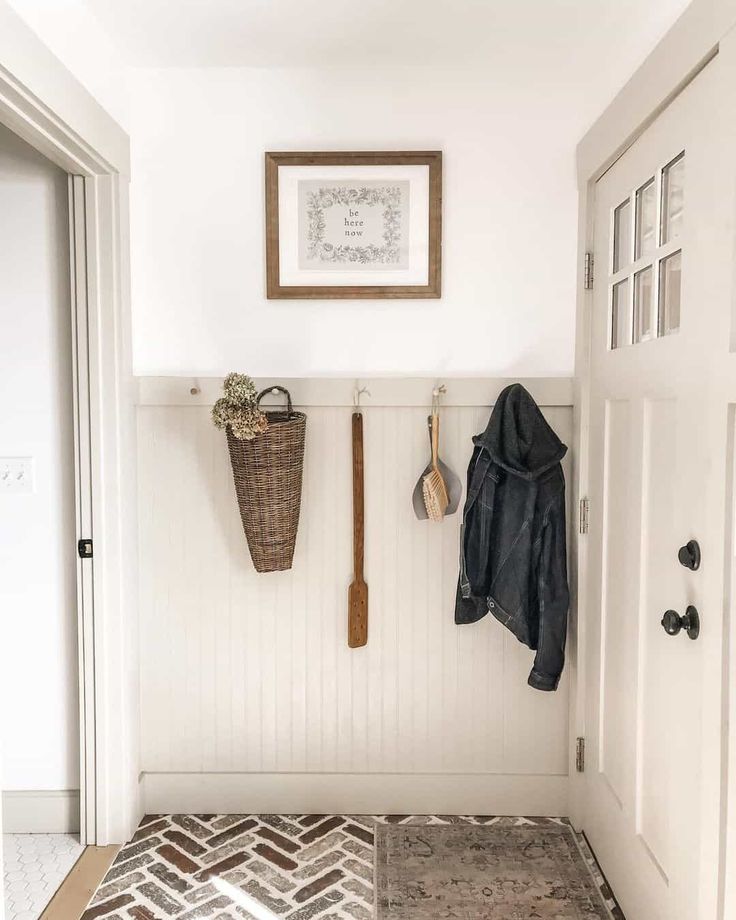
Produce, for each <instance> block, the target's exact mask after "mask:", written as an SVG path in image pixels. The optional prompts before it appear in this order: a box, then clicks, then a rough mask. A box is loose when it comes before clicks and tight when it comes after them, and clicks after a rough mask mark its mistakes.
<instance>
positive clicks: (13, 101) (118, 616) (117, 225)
mask: <svg viewBox="0 0 736 920" xmlns="http://www.w3.org/2000/svg"><path fill="white" fill-rule="evenodd" d="M0 60H2V62H3V65H2V67H0V122H1V123H2V124H4V125H6V126H7V127H8V128H10V129H11V130H12V131H14V132H15V133H16V134H17V135H18V136H19V137H21V138H22V139H23V140H25V141H26V142H27V143H29V144H30V145H31V146H32V147H34V148H36V149H37V150H38V151H39V152H41V153H43V154H44V155H45V156H46V157H48V159H49V160H51V161H52V162H54V163H56V164H57V165H58V166H60V167H61V168H62V169H64V170H66V171H67V172H68V173H69V174H70V176H72V177H74V178H73V179H72V197H73V198H74V200H75V206H76V205H78V206H79V207H78V208H77V210H76V212H75V222H74V226H73V232H74V233H75V234H76V237H75V241H76V245H77V249H76V255H77V257H79V256H80V255H82V254H83V256H84V260H83V261H84V265H83V266H82V265H79V266H78V267H79V268H80V269H81V268H83V269H84V275H85V277H82V274H81V273H80V275H79V277H78V279H77V280H78V281H79V282H80V283H79V285H78V286H77V287H76V288H75V289H74V290H73V295H74V297H75V304H76V306H77V316H76V320H77V321H79V320H80V319H83V316H84V311H82V312H80V309H79V307H80V304H86V319H87V330H86V334H87V342H86V345H84V346H82V347H80V348H78V349H77V350H76V355H75V356H76V358H77V359H79V358H80V356H81V363H82V364H85V363H86V365H87V368H88V376H87V381H88V392H87V393H84V392H82V393H81V397H82V399H80V401H79V403H78V405H77V411H78V412H79V413H80V415H82V414H86V416H87V418H86V423H87V441H88V444H86V445H83V446H84V450H85V451H86V450H87V449H88V452H89V455H90V456H91V465H90V469H89V471H88V474H87V475H86V478H87V480H88V481H89V483H90V484H91V486H90V487H91V495H89V496H87V498H88V504H87V505H86V511H85V513H84V514H83V515H82V516H81V517H78V526H80V528H81V527H82V526H83V525H84V530H86V528H87V526H88V524H89V522H90V516H91V520H92V521H93V522H94V527H95V533H94V538H95V563H94V566H90V565H89V560H87V561H85V562H83V563H81V574H82V577H83V581H84V585H85V589H86V590H87V593H88V594H89V592H90V590H91V591H93V593H94V601H95V604H94V617H93V616H92V612H93V610H92V605H91V604H87V605H86V606H85V607H84V608H80V611H81V614H80V630H81V631H82V633H84V637H85V638H84V642H83V643H82V642H80V647H82V646H83V647H84V648H85V649H86V652H87V654H86V657H85V658H83V659H80V670H81V673H82V674H84V677H85V682H86V683H85V686H84V688H83V694H84V703H83V707H84V708H83V713H82V715H83V719H84V721H83V723H82V731H83V733H84V737H83V746H82V751H81V754H82V761H81V762H82V769H84V770H85V780H86V784H87V786H86V788H85V790H84V799H85V803H84V805H83V815H82V818H83V822H84V824H83V833H86V843H88V844H99V845H104V844H110V843H122V842H124V841H125V840H126V839H128V838H129V837H130V835H131V833H132V832H133V830H134V828H135V827H136V825H137V823H138V821H139V819H140V817H141V804H140V802H141V800H140V791H139V775H138V774H139V763H138V759H139V758H138V750H139V712H138V708H139V693H138V676H137V655H138V647H137V638H138V637H137V553H136V502H135V492H136V485H135V419H134V408H133V380H132V359H131V329H130V292H129V281H128V277H129V265H128V229H129V220H128V179H127V177H128V174H129V167H130V161H129V141H128V137H127V135H126V134H125V132H124V131H123V130H122V129H121V128H120V127H119V126H118V125H117V124H116V123H115V122H114V121H113V120H112V119H111V118H110V117H109V116H108V115H107V114H106V113H105V112H104V110H103V109H102V108H101V107H100V106H99V104H98V103H97V102H96V101H95V100H94V99H93V98H92V97H91V96H90V95H89V93H87V92H86V91H85V90H84V89H83V87H82V86H81V85H80V84H79V83H78V82H77V81H76V80H74V78H73V77H72V76H71V74H70V73H69V72H68V71H67V70H66V69H65V68H64V67H63V65H61V63H60V62H59V61H58V60H57V59H56V58H54V57H53V56H52V55H51V54H50V52H49V51H48V49H47V48H46V47H45V46H44V45H43V43H42V42H41V41H40V40H39V39H38V38H37V36H36V35H35V34H34V33H33V32H32V31H31V30H30V29H29V28H28V27H27V26H26V25H25V23H23V22H22V20H20V18H19V17H18V16H17V14H15V13H14V12H13V10H12V9H11V8H10V7H9V6H8V5H7V4H4V3H1V2H0ZM75 332H77V333H79V332H83V330H81V329H80V328H79V326H78V325H77V326H76V327H75ZM78 344H79V343H78ZM79 369H80V368H79V367H78V368H77V369H76V370H77V371H78V370H79ZM75 379H76V380H77V383H79V379H78V375H76V374H75ZM83 400H86V408H85V407H84V406H83ZM79 421H80V431H81V429H82V428H83V427H84V426H83V425H82V421H81V418H80V420H79ZM78 434H79V431H78V432H77V435H78ZM78 447H79V444H78ZM79 485H80V483H79V480H78V486H79ZM82 491H84V487H83V485H82ZM79 536H85V537H86V536H89V534H87V533H86V532H82V531H81V530H80V532H79ZM85 567H86V568H85ZM91 677H92V678H93V680H91V679H90V678H91Z"/></svg>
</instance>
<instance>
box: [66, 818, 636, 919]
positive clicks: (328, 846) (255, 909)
mask: <svg viewBox="0 0 736 920" xmlns="http://www.w3.org/2000/svg"><path fill="white" fill-rule="evenodd" d="M377 821H395V822H402V823H403V822H412V823H431V824H445V823H451V822H452V823H470V824H490V823H494V824H495V823H499V822H514V823H518V822H528V823H538V822H546V821H554V822H556V823H567V822H566V821H565V819H564V818H494V817H454V816H453V817H448V816H437V815H433V816H423V817H410V816H385V815H384V816H378V817H365V816H361V817H355V816H353V817H350V816H346V815H148V816H147V817H146V818H144V820H143V822H142V823H141V826H140V828H139V829H138V831H137V832H136V834H135V835H134V837H133V839H132V840H131V841H130V843H128V844H126V846H124V847H123V849H122V850H121V851H120V853H119V854H118V856H117V858H116V860H115V862H114V863H113V865H112V867H111V868H110V870H109V872H108V873H107V875H106V876H105V878H104V880H103V882H102V884H101V885H100V887H99V889H98V890H97V892H96V894H95V896H94V897H93V899H92V901H91V902H90V905H89V907H88V908H87V910H86V911H85V913H84V914H83V916H82V920H96V918H104V920H130V918H132V920H168V918H172V917H175V918H177V920H205V918H212V920H230V918H238V920H240V918H243V917H245V918H252V920H372V917H373V828H374V826H375V824H376V822H377ZM584 852H585V853H586V858H587V859H588V860H589V863H590V865H591V868H592V869H593V871H594V875H595V877H596V879H597V881H598V883H599V885H600V886H601V888H602V890H603V893H604V897H605V898H606V900H607V902H608V903H609V906H610V907H611V908H612V910H614V916H616V915H617V914H616V911H617V908H616V907H615V902H614V901H613V898H612V896H611V892H610V891H609V890H608V889H607V886H606V885H605V882H604V880H603V878H602V876H601V874H600V872H599V870H598V869H597V866H596V865H595V861H594V860H593V857H592V855H591V854H590V852H589V851H588V850H587V848H585V847H584ZM619 916H620V914H619Z"/></svg>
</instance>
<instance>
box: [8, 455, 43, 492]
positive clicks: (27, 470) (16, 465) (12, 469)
mask: <svg viewBox="0 0 736 920" xmlns="http://www.w3.org/2000/svg"><path fill="white" fill-rule="evenodd" d="M34 491H35V476H34V469H33V457H0V495H30V493H31V492H34Z"/></svg>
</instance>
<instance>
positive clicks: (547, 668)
mask: <svg viewBox="0 0 736 920" xmlns="http://www.w3.org/2000/svg"><path fill="white" fill-rule="evenodd" d="M473 443H474V444H475V450H474V451H473V457H472V459H471V461H470V466H469V467H468V490H467V498H466V501H465V509H464V511H463V527H462V536H461V550H460V580H459V584H458V590H457V601H456V605H455V622H456V623H475V622H476V621H477V620H479V619H480V618H481V617H484V616H485V615H486V614H487V613H488V611H489V610H490V612H491V613H492V614H493V615H494V616H495V617H496V619H497V620H499V621H500V622H501V623H503V625H504V626H506V627H508V629H510V630H511V632H512V633H513V634H514V635H515V636H516V638H517V639H519V641H520V642H523V643H524V645H527V646H529V648H532V649H536V651H537V654H536V657H535V659H534V667H533V668H532V672H531V674H530V675H529V685H530V686H532V687H534V688H536V689H537V690H556V689H557V684H558V683H559V680H560V675H561V674H562V669H563V666H564V663H565V640H566V636H567V608H568V604H569V592H568V587H567V549H566V533H565V478H564V476H563V473H562V467H561V465H560V460H561V459H562V458H563V457H564V456H565V453H566V451H567V448H566V447H565V445H564V444H563V443H562V442H561V441H560V439H559V438H558V437H557V435H556V434H555V433H554V431H553V430H552V429H551V428H550V426H549V425H548V424H547V421H546V420H545V418H544V416H543V415H542V413H541V411H540V410H539V407H538V406H537V404H536V403H535V402H534V400H533V399H532V397H531V396H530V395H529V393H528V392H527V391H526V390H525V389H524V387H523V386H521V384H518V383H515V384H513V385H512V386H510V387H506V389H505V390H504V391H503V392H502V393H501V395H500V396H499V397H498V401H497V402H496V405H495V406H494V409H493V412H492V414H491V418H490V421H489V422H488V427H487V428H486V430H485V431H484V432H483V434H481V435H477V436H476V437H474V438H473Z"/></svg>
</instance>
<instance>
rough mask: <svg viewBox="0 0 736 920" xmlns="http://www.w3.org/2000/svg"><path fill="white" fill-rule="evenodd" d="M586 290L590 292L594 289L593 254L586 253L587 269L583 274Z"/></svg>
mask: <svg viewBox="0 0 736 920" xmlns="http://www.w3.org/2000/svg"><path fill="white" fill-rule="evenodd" d="M583 278H584V286H585V290H586V291H589V290H591V288H592V287H593V253H592V252H586V253H585V268H584V272H583Z"/></svg>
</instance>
